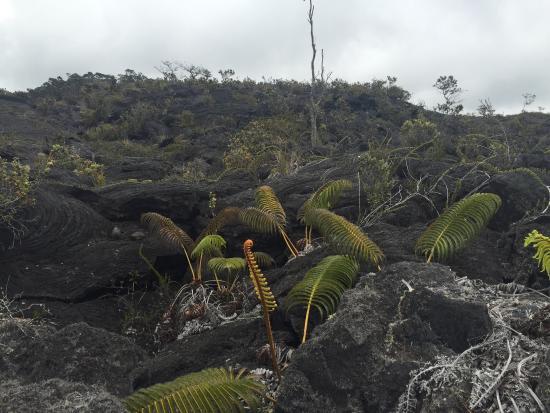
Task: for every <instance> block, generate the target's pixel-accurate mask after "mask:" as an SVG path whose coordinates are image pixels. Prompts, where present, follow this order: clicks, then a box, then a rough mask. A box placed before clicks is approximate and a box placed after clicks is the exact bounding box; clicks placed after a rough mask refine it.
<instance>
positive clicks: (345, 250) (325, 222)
mask: <svg viewBox="0 0 550 413" xmlns="http://www.w3.org/2000/svg"><path fill="white" fill-rule="evenodd" d="M304 219H305V222H306V224H308V225H310V226H312V227H313V228H315V229H317V231H319V232H320V233H321V235H323V237H325V239H327V241H328V242H330V243H331V244H332V245H333V246H334V247H335V248H336V249H337V250H338V251H339V252H341V253H342V254H348V255H351V256H354V257H356V258H358V259H360V260H363V261H366V262H369V263H371V264H373V265H375V266H377V267H379V265H380V263H381V262H382V260H383V259H384V254H383V253H382V250H381V249H380V248H379V247H378V245H376V243H375V242H374V241H372V240H371V239H370V238H369V237H368V236H367V235H366V234H365V233H364V232H363V231H362V230H361V228H359V227H358V226H357V225H354V224H352V223H351V222H349V221H348V220H347V219H345V218H344V217H342V216H340V215H337V214H335V213H334V212H331V211H328V210H326V209H322V208H308V209H307V210H306V213H305V215H304Z"/></svg>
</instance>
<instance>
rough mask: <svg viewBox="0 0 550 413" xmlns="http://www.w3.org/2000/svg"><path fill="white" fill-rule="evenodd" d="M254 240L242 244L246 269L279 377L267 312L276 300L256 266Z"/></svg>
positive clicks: (271, 310) (274, 368)
mask: <svg viewBox="0 0 550 413" xmlns="http://www.w3.org/2000/svg"><path fill="white" fill-rule="evenodd" d="M253 246H254V242H253V241H252V240H251V239H247V240H246V241H245V242H244V244H243V250H244V257H245V259H246V263H247V265H248V270H249V274H250V280H251V281H252V284H253V285H254V291H255V292H256V296H257V297H258V300H259V301H260V304H261V306H262V313H263V317H264V324H265V330H266V334H267V340H268V341H269V350H270V353H271V362H272V364H273V371H274V372H275V374H277V377H278V378H279V379H281V371H280V369H279V364H278V363H277V351H276V349H275V341H274V339H273V332H272V330H271V320H270V318H269V314H270V313H271V312H273V311H275V310H276V309H277V301H275V296H274V295H273V293H272V292H271V289H270V288H269V284H268V283H267V280H266V278H265V275H264V274H263V273H262V270H261V269H260V267H259V266H258V263H257V261H256V257H255V256H254V252H252V247H253Z"/></svg>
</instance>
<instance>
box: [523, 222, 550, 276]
mask: <svg viewBox="0 0 550 413" xmlns="http://www.w3.org/2000/svg"><path fill="white" fill-rule="evenodd" d="M531 244H533V246H534V247H535V248H536V249H537V252H536V253H535V255H534V256H533V258H534V259H536V260H537V261H538V263H539V266H540V270H541V271H546V274H547V275H548V277H550V237H547V236H545V235H542V234H541V233H540V232H538V231H537V230H536V229H534V230H533V231H531V232H530V233H529V235H527V236H526V237H525V241H524V244H523V245H524V246H525V247H528V246H529V245H531Z"/></svg>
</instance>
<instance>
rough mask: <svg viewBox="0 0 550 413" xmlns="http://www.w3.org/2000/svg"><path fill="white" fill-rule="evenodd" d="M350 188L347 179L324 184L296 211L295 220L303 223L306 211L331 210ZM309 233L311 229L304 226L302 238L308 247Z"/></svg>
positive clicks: (350, 185)
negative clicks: (312, 209) (313, 209)
mask: <svg viewBox="0 0 550 413" xmlns="http://www.w3.org/2000/svg"><path fill="white" fill-rule="evenodd" d="M351 187H352V183H351V181H349V180H347V179H337V180H334V181H329V182H327V183H325V184H324V185H322V186H321V187H320V188H319V189H318V190H317V191H315V192H314V193H313V194H312V195H311V196H310V197H309V198H308V200H307V201H306V202H304V204H303V205H302V207H301V208H300V209H299V210H298V215H297V218H298V219H299V220H300V222H302V223H305V213H306V211H307V210H308V209H311V208H322V209H330V208H332V207H333V206H334V205H335V204H336V203H337V202H338V199H340V196H341V195H342V192H344V191H345V190H347V189H350V188H351ZM311 232H312V231H311V227H309V226H308V225H306V228H305V237H304V239H305V242H306V245H309V244H311V242H312V237H311Z"/></svg>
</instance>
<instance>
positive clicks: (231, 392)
mask: <svg viewBox="0 0 550 413" xmlns="http://www.w3.org/2000/svg"><path fill="white" fill-rule="evenodd" d="M263 391H264V386H263V385H262V384H261V383H259V382H257V381H255V380H253V379H252V378H251V376H249V375H247V374H245V372H244V370H240V371H238V372H235V371H233V370H228V369H224V368H212V369H206V370H202V371H199V372H197V373H191V374H188V375H186V376H182V377H179V378H177V379H176V380H174V381H171V382H169V383H162V384H155V385H154V386H151V387H148V388H144V389H140V390H138V391H137V392H135V393H134V394H132V395H130V396H129V397H128V398H126V399H125V400H124V405H125V407H126V409H128V411H129V412H131V413H210V412H212V413H232V412H239V413H240V412H243V411H244V410H245V407H247V408H249V409H252V410H255V409H258V408H259V407H260V405H261V396H262V393H263Z"/></svg>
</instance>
